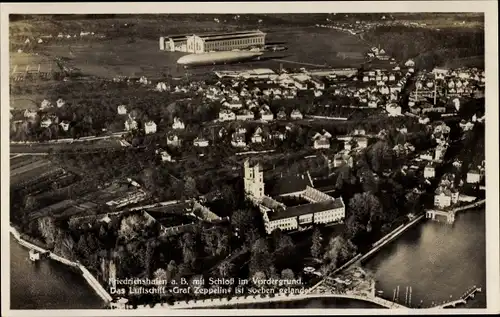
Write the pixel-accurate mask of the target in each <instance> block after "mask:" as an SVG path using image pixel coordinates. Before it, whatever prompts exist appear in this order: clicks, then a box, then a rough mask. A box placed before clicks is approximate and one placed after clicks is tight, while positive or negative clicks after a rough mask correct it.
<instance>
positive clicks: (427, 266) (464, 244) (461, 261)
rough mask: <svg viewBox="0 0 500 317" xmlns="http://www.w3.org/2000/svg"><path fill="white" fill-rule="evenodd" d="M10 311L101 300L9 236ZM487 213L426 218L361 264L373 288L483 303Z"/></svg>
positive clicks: (309, 302) (335, 302) (348, 303)
mask: <svg viewBox="0 0 500 317" xmlns="http://www.w3.org/2000/svg"><path fill="white" fill-rule="evenodd" d="M10 245H11V283H12V284H11V305H12V306H11V308H12V309H84V308H100V307H102V305H103V303H102V301H101V299H100V298H99V297H98V296H97V295H95V293H94V291H93V290H92V289H91V288H90V286H88V285H87V283H86V282H85V280H84V279H83V278H82V277H81V276H80V275H79V274H78V273H75V272H72V271H70V270H69V269H68V268H67V267H66V266H64V265H62V264H59V263H57V262H54V261H49V260H43V261H39V262H38V263H36V264H35V263H32V262H31V261H29V259H28V251H27V250H26V249H25V248H23V247H22V246H20V245H19V244H17V243H16V241H15V240H14V239H13V238H11V243H10ZM485 261H486V252H485V211H484V209H481V210H471V211H466V212H461V213H459V214H458V215H457V219H456V221H455V224H454V225H452V226H451V225H446V224H444V223H436V222H431V221H425V222H424V223H421V224H418V225H417V226H415V227H414V228H412V229H410V230H408V231H407V232H405V233H404V234H403V235H402V236H401V237H399V238H398V239H397V240H396V241H395V242H393V243H391V244H389V245H388V246H386V247H384V248H383V249H382V250H380V251H379V252H378V253H377V254H375V255H374V256H373V257H372V258H370V259H368V261H367V262H366V263H365V264H364V265H365V267H366V268H367V269H369V270H371V271H373V272H374V275H375V277H376V279H377V281H378V282H377V285H376V287H377V289H378V290H381V291H383V296H384V297H387V298H389V299H392V297H393V291H394V289H395V288H397V286H398V285H399V302H400V303H404V301H405V297H406V296H405V294H406V287H407V286H408V287H411V288H412V296H411V298H412V299H411V303H412V306H415V307H416V306H418V305H421V306H422V307H426V306H429V305H431V304H432V302H435V303H439V302H443V301H448V300H450V295H451V298H452V299H457V298H458V297H459V296H460V295H462V294H463V293H464V292H465V291H466V290H467V289H468V288H469V287H471V286H473V285H477V286H479V287H482V290H483V292H481V293H477V294H476V297H475V298H474V299H472V300H469V302H468V303H467V307H471V308H472V307H478V308H484V307H485V305H486V296H485V290H486V268H485ZM239 307H241V308H376V307H377V305H375V304H372V303H368V302H363V301H357V300H347V299H305V300H297V301H292V302H283V303H265V304H252V305H244V306H243V305H242V306H239Z"/></svg>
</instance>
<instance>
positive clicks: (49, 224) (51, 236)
mask: <svg viewBox="0 0 500 317" xmlns="http://www.w3.org/2000/svg"><path fill="white" fill-rule="evenodd" d="M38 228H39V230H40V233H41V234H42V236H43V238H44V239H45V243H47V244H48V245H52V244H53V243H54V242H55V236H56V233H57V232H56V226H55V223H54V218H53V217H50V216H47V217H42V218H38Z"/></svg>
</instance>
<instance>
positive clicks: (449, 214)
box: [425, 199, 486, 224]
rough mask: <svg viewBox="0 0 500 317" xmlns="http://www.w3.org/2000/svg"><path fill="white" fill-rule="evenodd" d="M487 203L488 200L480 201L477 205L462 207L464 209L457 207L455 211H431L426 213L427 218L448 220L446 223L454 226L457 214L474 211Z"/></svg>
mask: <svg viewBox="0 0 500 317" xmlns="http://www.w3.org/2000/svg"><path fill="white" fill-rule="evenodd" d="M485 202H486V199H482V200H479V201H477V202H475V203H472V204H469V205H466V206H462V207H457V208H454V209H450V210H440V209H429V210H426V211H425V218H427V219H431V220H434V221H439V219H440V218H441V219H442V218H446V223H448V224H453V223H454V222H455V218H456V214H457V213H458V212H460V211H463V210H467V209H472V208H475V207H478V206H480V205H483V204H484V203H485Z"/></svg>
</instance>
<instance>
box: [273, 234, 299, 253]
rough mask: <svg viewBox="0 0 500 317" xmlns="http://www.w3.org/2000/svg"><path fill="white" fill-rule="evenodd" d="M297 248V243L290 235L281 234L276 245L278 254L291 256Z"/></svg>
mask: <svg viewBox="0 0 500 317" xmlns="http://www.w3.org/2000/svg"><path fill="white" fill-rule="evenodd" d="M294 249H295V244H294V243H293V240H292V238H290V236H289V235H281V237H280V238H279V240H278V243H277V245H276V251H275V252H276V255H278V256H280V257H288V256H290V255H291V254H292V253H293V251H294Z"/></svg>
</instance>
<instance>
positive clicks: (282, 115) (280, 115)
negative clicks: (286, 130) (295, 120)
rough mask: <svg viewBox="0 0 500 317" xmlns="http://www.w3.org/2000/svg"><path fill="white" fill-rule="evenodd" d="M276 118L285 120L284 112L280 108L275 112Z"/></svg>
mask: <svg viewBox="0 0 500 317" xmlns="http://www.w3.org/2000/svg"><path fill="white" fill-rule="evenodd" d="M276 118H277V119H278V120H286V112H285V111H283V110H280V111H279V112H278V114H276Z"/></svg>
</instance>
